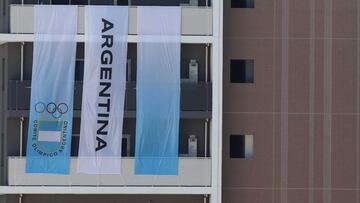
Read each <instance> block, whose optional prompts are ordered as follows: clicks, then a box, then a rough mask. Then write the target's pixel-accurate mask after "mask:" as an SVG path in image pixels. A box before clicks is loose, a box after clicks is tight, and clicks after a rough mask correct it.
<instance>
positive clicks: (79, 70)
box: [75, 59, 84, 81]
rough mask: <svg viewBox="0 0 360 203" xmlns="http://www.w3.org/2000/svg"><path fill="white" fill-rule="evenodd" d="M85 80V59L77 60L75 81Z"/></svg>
mask: <svg viewBox="0 0 360 203" xmlns="http://www.w3.org/2000/svg"><path fill="white" fill-rule="evenodd" d="M83 80H84V59H76V61H75V81H83Z"/></svg>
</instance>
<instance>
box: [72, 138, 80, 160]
mask: <svg viewBox="0 0 360 203" xmlns="http://www.w3.org/2000/svg"><path fill="white" fill-rule="evenodd" d="M79 139H80V136H72V137H71V156H78V151H79Z"/></svg>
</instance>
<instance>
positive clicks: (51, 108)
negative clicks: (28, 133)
mask: <svg viewBox="0 0 360 203" xmlns="http://www.w3.org/2000/svg"><path fill="white" fill-rule="evenodd" d="M68 110H69V107H68V105H67V104H66V103H59V104H56V103H54V102H50V103H48V104H45V103H44V102H38V103H36V104H35V111H36V112H37V113H44V112H45V111H46V112H47V113H49V114H51V115H52V117H54V118H61V116H62V115H64V114H66V113H67V112H68Z"/></svg>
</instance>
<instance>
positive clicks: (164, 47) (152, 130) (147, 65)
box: [135, 6, 181, 175]
mask: <svg viewBox="0 0 360 203" xmlns="http://www.w3.org/2000/svg"><path fill="white" fill-rule="evenodd" d="M137 31H138V45H137V48H138V49H137V50H138V55H137V60H138V63H137V68H138V69H137V83H136V102H137V103H136V104H137V107H136V108H137V109H136V149H135V173H136V174H149V175H150V174H153V175H177V174H178V145H179V119H180V45H181V44H180V43H181V8H180V7H141V6H140V7H138V28H137Z"/></svg>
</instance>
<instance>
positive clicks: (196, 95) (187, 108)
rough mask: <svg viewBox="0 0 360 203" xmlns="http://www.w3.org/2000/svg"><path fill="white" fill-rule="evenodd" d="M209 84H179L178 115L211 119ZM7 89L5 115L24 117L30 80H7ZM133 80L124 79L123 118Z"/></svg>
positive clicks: (132, 107)
mask: <svg viewBox="0 0 360 203" xmlns="http://www.w3.org/2000/svg"><path fill="white" fill-rule="evenodd" d="M211 89H212V88H211V83H208V82H198V83H182V84H181V100H180V107H181V118H188V119H205V118H211ZM8 90H9V92H11V93H12V94H9V95H8V108H7V109H8V113H7V115H8V117H28V114H29V107H30V92H31V81H17V80H10V81H9V82H8ZM74 91H75V93H74V95H75V97H74V117H75V118H79V117H80V116H81V114H80V110H81V103H82V98H81V96H82V82H76V83H75V88H74ZM135 111H136V82H128V83H127V85H126V94H125V118H135V116H136V112H135Z"/></svg>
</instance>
